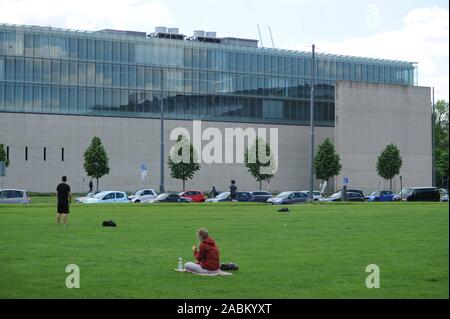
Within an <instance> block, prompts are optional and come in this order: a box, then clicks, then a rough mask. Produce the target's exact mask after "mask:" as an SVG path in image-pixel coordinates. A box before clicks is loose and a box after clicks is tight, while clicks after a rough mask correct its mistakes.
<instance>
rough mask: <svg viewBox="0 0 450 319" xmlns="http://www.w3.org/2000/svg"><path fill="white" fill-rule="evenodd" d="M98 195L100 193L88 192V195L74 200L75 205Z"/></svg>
mask: <svg viewBox="0 0 450 319" xmlns="http://www.w3.org/2000/svg"><path fill="white" fill-rule="evenodd" d="M98 193H100V192H89V193H87V194H86V196H82V197H77V198H75V202H76V203H83V202H84V201H85V200H86V199H88V198H92V197H94V196H95V195H96V194H98Z"/></svg>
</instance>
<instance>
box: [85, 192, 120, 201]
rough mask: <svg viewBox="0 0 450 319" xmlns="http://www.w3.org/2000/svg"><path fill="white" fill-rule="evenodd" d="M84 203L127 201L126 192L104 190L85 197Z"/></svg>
mask: <svg viewBox="0 0 450 319" xmlns="http://www.w3.org/2000/svg"><path fill="white" fill-rule="evenodd" d="M83 203H85V204H107V203H129V201H128V198H127V194H126V193H125V192H120V191H104V192H100V193H98V194H96V195H95V196H94V197H91V198H88V199H86V200H85V201H84V202H83Z"/></svg>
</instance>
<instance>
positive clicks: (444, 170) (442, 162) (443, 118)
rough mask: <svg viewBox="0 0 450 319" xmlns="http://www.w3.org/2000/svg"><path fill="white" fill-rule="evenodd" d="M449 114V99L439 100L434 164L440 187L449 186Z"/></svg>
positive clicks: (437, 182)
mask: <svg viewBox="0 0 450 319" xmlns="http://www.w3.org/2000/svg"><path fill="white" fill-rule="evenodd" d="M448 115H449V105H448V101H445V100H439V101H437V102H436V105H435V113H434V164H435V170H436V185H437V186H440V187H442V186H446V187H448V185H447V183H448V148H449V143H448V134H449V125H448V121H449V119H448Z"/></svg>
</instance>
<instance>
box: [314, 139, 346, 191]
mask: <svg viewBox="0 0 450 319" xmlns="http://www.w3.org/2000/svg"><path fill="white" fill-rule="evenodd" d="M340 161H341V159H340V157H339V154H338V153H337V152H336V149H335V148H334V145H333V143H331V140H330V139H329V138H326V139H325V141H323V143H322V144H320V145H319V147H318V148H317V153H316V156H315V157H314V173H315V175H316V178H318V179H321V180H322V181H323V182H327V183H328V180H329V179H330V178H332V177H333V176H336V175H339V173H340V172H341V169H342V165H341V163H340Z"/></svg>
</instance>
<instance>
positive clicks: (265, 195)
mask: <svg viewBox="0 0 450 319" xmlns="http://www.w3.org/2000/svg"><path fill="white" fill-rule="evenodd" d="M251 194H252V196H253V201H254V202H260V203H265V202H267V200H268V199H269V198H271V197H272V193H270V192H265V191H254V192H251Z"/></svg>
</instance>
